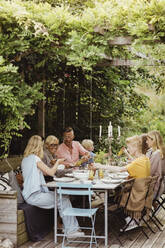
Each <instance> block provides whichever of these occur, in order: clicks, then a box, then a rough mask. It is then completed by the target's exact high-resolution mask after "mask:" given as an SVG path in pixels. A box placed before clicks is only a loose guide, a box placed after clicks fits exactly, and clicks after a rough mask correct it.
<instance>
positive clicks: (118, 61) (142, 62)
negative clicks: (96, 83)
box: [97, 58, 165, 67]
mask: <svg viewBox="0 0 165 248" xmlns="http://www.w3.org/2000/svg"><path fill="white" fill-rule="evenodd" d="M138 65H143V66H165V65H162V64H160V63H156V62H155V63H154V62H153V61H150V60H142V59H138V60H129V59H118V58H117V59H111V60H109V61H108V60H103V61H102V62H100V63H98V64H97V66H98V67H104V66H105V67H108V66H138Z"/></svg>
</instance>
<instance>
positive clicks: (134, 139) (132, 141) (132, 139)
mask: <svg viewBox="0 0 165 248" xmlns="http://www.w3.org/2000/svg"><path fill="white" fill-rule="evenodd" d="M126 144H127V145H128V144H131V145H135V146H136V147H137V149H138V151H139V152H140V153H142V139H141V137H140V136H138V135H134V136H132V137H129V138H127V139H126Z"/></svg>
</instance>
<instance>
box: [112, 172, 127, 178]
mask: <svg viewBox="0 0 165 248" xmlns="http://www.w3.org/2000/svg"><path fill="white" fill-rule="evenodd" d="M128 175H129V174H128V173H127V174H126V173H117V174H112V173H109V174H108V177H110V178H112V179H124V178H127V177H128Z"/></svg>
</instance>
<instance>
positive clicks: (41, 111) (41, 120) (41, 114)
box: [38, 82, 45, 138]
mask: <svg viewBox="0 0 165 248" xmlns="http://www.w3.org/2000/svg"><path fill="white" fill-rule="evenodd" d="M42 90H43V94H44V93H45V82H43V88H42ZM38 134H39V135H40V136H42V137H43V138H45V100H42V101H40V102H39V104H38Z"/></svg>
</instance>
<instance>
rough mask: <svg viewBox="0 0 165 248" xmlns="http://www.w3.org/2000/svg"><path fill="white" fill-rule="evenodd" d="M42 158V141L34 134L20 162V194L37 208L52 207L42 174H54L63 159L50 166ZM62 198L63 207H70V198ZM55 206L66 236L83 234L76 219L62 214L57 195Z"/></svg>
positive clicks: (50, 197) (51, 199)
mask: <svg viewBox="0 0 165 248" xmlns="http://www.w3.org/2000/svg"><path fill="white" fill-rule="evenodd" d="M42 158H43V141H42V139H41V137H40V136H38V135H34V136H32V137H31V138H30V139H29V141H28V144H27V146H26V148H25V151H24V158H23V160H22V163H21V168H22V174H23V179H24V183H23V191H22V194H23V197H24V199H25V201H26V202H27V203H28V204H31V205H34V206H37V207H39V208H45V209H51V208H54V202H55V200H54V192H51V191H49V189H48V187H47V186H45V185H46V182H45V179H44V175H49V176H54V175H55V173H56V171H57V167H58V165H59V164H60V163H62V162H63V159H58V160H57V161H56V162H55V164H54V165H53V166H52V167H51V168H50V167H48V166H47V165H45V164H44V163H43V161H42V160H41V159H42ZM62 200H63V203H62V205H63V208H66V207H71V203H70V200H69V198H68V197H67V196H65V197H63V199H62ZM57 206H58V210H59V213H60V216H61V218H62V220H63V224H64V228H65V230H66V233H67V235H68V237H77V236H83V235H84V233H83V232H80V231H79V224H78V222H77V219H76V218H75V217H73V216H71V217H68V216H63V215H62V209H61V208H60V200H59V198H58V197H57Z"/></svg>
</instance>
